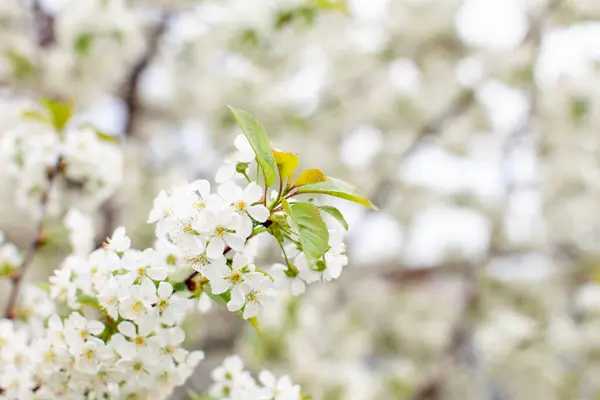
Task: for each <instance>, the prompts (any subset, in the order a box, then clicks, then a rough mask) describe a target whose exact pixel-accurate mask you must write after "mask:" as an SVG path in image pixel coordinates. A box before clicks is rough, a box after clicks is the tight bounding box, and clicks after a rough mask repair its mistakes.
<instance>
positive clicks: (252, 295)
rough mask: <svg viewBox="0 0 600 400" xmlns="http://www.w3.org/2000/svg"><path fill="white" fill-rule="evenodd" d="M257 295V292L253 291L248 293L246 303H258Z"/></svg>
mask: <svg viewBox="0 0 600 400" xmlns="http://www.w3.org/2000/svg"><path fill="white" fill-rule="evenodd" d="M258 295H259V292H258V291H256V290H253V291H251V292H250V293H248V296H247V298H246V299H247V300H248V301H251V302H253V303H258V300H259V296H258Z"/></svg>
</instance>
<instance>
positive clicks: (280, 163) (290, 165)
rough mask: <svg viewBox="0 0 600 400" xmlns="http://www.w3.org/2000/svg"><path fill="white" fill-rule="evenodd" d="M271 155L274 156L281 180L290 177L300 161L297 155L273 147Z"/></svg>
mask: <svg viewBox="0 0 600 400" xmlns="http://www.w3.org/2000/svg"><path fill="white" fill-rule="evenodd" d="M273 156H274V157H275V165H277V169H278V170H279V176H280V177H281V180H282V181H285V180H286V179H287V178H288V177H291V176H292V174H293V173H294V171H295V170H296V168H297V167H298V164H299V163H300V160H298V156H296V155H295V154H292V153H286V152H284V151H278V150H275V149H273Z"/></svg>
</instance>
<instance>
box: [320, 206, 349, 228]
mask: <svg viewBox="0 0 600 400" xmlns="http://www.w3.org/2000/svg"><path fill="white" fill-rule="evenodd" d="M319 210H321V211H325V212H326V213H327V214H329V215H331V216H332V217H333V218H335V219H336V220H338V222H339V223H340V224H342V226H343V227H344V229H346V230H348V222H346V219H345V218H344V216H343V215H342V213H341V212H340V210H338V209H337V208H335V207H332V206H321V207H319Z"/></svg>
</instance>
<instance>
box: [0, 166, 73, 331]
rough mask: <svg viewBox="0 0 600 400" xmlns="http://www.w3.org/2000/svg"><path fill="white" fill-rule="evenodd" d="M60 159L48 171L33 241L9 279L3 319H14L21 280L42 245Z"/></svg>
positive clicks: (59, 167) (60, 168)
mask: <svg viewBox="0 0 600 400" xmlns="http://www.w3.org/2000/svg"><path fill="white" fill-rule="evenodd" d="M62 166H63V163H62V158H61V157H59V158H58V159H57V160H56V164H54V166H53V167H52V168H51V169H50V170H49V171H48V180H47V182H46V187H45V188H44V190H43V192H42V195H41V197H40V208H41V214H40V219H39V221H38V224H37V227H36V229H35V232H34V236H33V239H32V240H31V243H30V244H29V247H28V248H27V251H26V252H25V255H24V256H23V262H22V263H21V268H19V270H17V271H16V272H15V274H14V275H13V276H12V277H11V288H10V292H9V295H8V302H7V304H6V311H5V313H4V316H5V318H11V319H12V318H14V317H15V316H16V315H15V306H16V304H17V300H18V298H19V293H20V292H21V285H22V284H23V278H24V277H25V273H26V272H27V270H28V269H29V266H30V265H31V263H32V261H33V259H34V257H35V254H36V252H37V250H38V249H39V248H40V247H42V245H43V244H44V238H43V232H42V231H43V228H44V220H45V219H46V214H47V211H48V201H49V199H50V192H51V191H52V187H53V186H54V181H55V180H56V177H57V176H58V175H59V174H60V172H61V170H62Z"/></svg>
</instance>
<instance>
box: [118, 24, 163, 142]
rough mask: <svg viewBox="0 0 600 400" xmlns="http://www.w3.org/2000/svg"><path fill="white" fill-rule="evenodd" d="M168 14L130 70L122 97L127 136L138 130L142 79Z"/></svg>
mask: <svg viewBox="0 0 600 400" xmlns="http://www.w3.org/2000/svg"><path fill="white" fill-rule="evenodd" d="M168 20H169V18H168V15H167V14H164V15H163V16H162V17H161V19H160V21H159V22H158V23H157V24H156V26H154V27H153V29H152V32H151V33H150V36H149V37H148V43H147V45H146V51H145V52H144V53H143V54H142V56H141V57H140V59H139V60H138V61H137V62H136V63H135V64H134V66H133V68H132V69H131V70H130V71H129V73H128V75H127V78H126V80H125V84H124V87H123V92H122V98H123V100H124V101H125V106H126V107H127V122H126V124H125V136H129V137H132V136H134V135H135V132H136V124H137V122H138V118H139V114H140V112H141V104H140V99H139V86H140V80H141V77H142V75H143V74H144V72H145V71H146V69H147V68H148V66H149V65H150V63H151V62H152V60H153V59H154V57H155V56H156V53H157V51H158V47H159V44H160V40H161V38H162V37H163V35H164V33H165V31H166V28H167V23H168Z"/></svg>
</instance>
